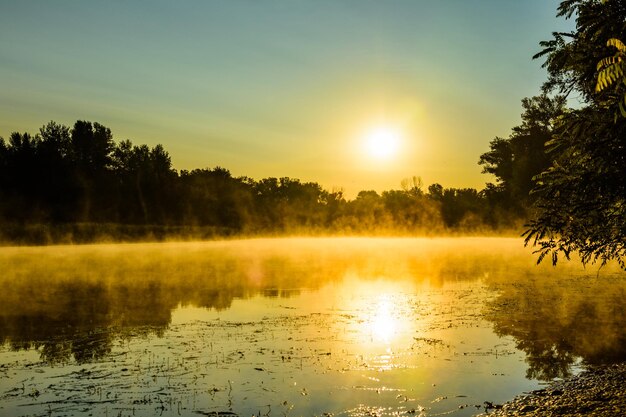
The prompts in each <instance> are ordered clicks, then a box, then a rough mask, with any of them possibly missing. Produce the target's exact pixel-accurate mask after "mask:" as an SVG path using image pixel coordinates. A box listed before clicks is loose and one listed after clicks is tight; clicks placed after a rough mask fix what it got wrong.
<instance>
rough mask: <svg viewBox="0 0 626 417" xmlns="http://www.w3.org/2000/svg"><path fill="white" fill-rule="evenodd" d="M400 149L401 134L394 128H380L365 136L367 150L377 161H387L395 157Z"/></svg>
mask: <svg viewBox="0 0 626 417" xmlns="http://www.w3.org/2000/svg"><path fill="white" fill-rule="evenodd" d="M399 147H400V132H399V131H398V130H396V129H394V128H391V127H387V126H380V127H376V128H374V129H372V130H370V131H369V132H368V133H367V134H366V135H365V150H366V151H367V154H368V155H369V156H370V157H372V158H375V159H381V160H383V159H384V160H387V159H390V158H391V157H393V156H395V154H396V153H397V152H398V149H399Z"/></svg>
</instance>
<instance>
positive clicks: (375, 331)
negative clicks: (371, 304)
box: [370, 297, 396, 343]
mask: <svg viewBox="0 0 626 417" xmlns="http://www.w3.org/2000/svg"><path fill="white" fill-rule="evenodd" d="M391 310H392V305H391V303H390V301H389V300H388V299H387V298H386V297H382V298H381V299H380V300H379V301H378V305H377V306H376V310H375V311H374V312H373V315H372V320H371V322H370V326H371V331H372V338H373V339H374V340H377V341H381V342H384V343H389V342H390V341H391V340H392V339H393V336H394V335H395V333H396V320H395V318H394V317H393V316H392V314H391Z"/></svg>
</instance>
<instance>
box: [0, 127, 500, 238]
mask: <svg viewBox="0 0 626 417" xmlns="http://www.w3.org/2000/svg"><path fill="white" fill-rule="evenodd" d="M422 188H423V184H422V180H421V178H419V177H412V178H407V179H405V180H402V182H401V189H398V190H387V191H384V192H382V193H381V194H379V193H377V192H376V191H372V190H370V191H367V190H366V191H361V192H360V193H359V194H358V195H357V197H356V198H354V199H353V200H346V199H345V198H344V195H343V192H342V191H341V190H334V191H332V192H331V191H327V190H324V189H323V188H322V187H321V186H320V185H319V184H317V183H315V182H301V181H300V180H298V179H294V178H288V177H282V178H264V179H261V180H259V181H255V180H253V179H251V178H248V177H234V176H233V175H232V174H231V173H230V171H229V170H227V169H225V168H222V167H215V168H211V169H208V168H205V169H194V170H191V171H186V170H183V171H181V172H177V171H176V170H175V169H174V168H173V167H172V161H171V157H170V155H169V154H168V153H167V151H166V150H165V149H164V148H163V146H161V145H156V146H154V147H149V146H147V145H135V144H133V143H132V142H131V141H130V140H123V141H120V142H119V143H116V142H115V141H114V140H113V135H112V133H111V131H110V129H108V128H107V127H105V126H103V125H101V124H98V123H91V122H86V121H78V122H76V123H75V124H74V126H73V127H72V128H69V127H67V126H63V125H60V124H58V123H55V122H50V123H48V124H47V125H45V126H43V127H42V128H41V129H40V131H39V133H38V134H36V135H34V136H33V135H30V134H28V133H17V132H16V133H13V134H11V136H10V137H9V141H8V143H7V142H5V141H4V140H1V139H0V197H1V198H0V219H1V220H2V223H3V234H4V237H3V238H4V239H12V240H15V239H16V238H17V239H22V241H26V242H28V241H29V238H28V236H33V237H32V239H31V240H32V241H34V242H37V243H45V242H48V241H52V242H53V241H55V240H56V239H57V237H55V236H56V235H55V236H50V237H48V238H47V237H46V234H47V233H49V231H46V229H45V227H44V229H41V228H39V229H37V228H36V227H35V228H33V225H37V224H42V225H57V227H56V228H55V230H59V231H62V232H59V233H60V234H69V235H71V234H72V233H80V234H81V236H80V237H77V240H80V241H89V240H90V239H93V238H95V235H97V233H99V231H100V230H106V229H108V230H109V233H110V235H111V236H113V237H115V236H116V235H121V236H122V238H128V239H137V238H141V233H140V231H141V227H144V230H146V234H151V235H152V237H154V238H158V237H165V235H167V234H168V233H170V232H171V231H176V230H180V231H183V232H184V231H185V230H187V229H188V228H195V229H196V230H199V231H202V232H200V234H201V235H202V236H206V235H213V234H216V233H217V234H234V233H237V234H242V233H245V234H248V233H254V234H258V233H263V234H266V233H303V232H304V233H310V232H312V233H320V232H338V233H359V234H362V233H367V234H372V233H373V234H381V233H402V234H412V233H420V234H424V233H430V234H432V233H438V232H443V231H450V230H452V231H454V230H473V231H475V230H477V229H479V228H484V227H489V224H492V223H491V220H490V219H491V215H490V214H489V213H491V212H492V210H491V209H490V208H489V200H488V199H487V197H486V195H485V194H483V193H479V192H478V191H477V190H474V189H455V188H444V187H443V186H441V185H439V184H432V185H431V186H429V187H428V191H427V192H424V190H423V189H422ZM487 222H489V224H487ZM493 224H496V223H493ZM20 225H22V226H20ZM499 225H500V226H507V224H499ZM127 226H128V227H127ZM207 228H208V229H207ZM20 230H21V231H22V232H23V233H22V237H21V238H20ZM29 231H30V232H29ZM90 236H91V237H90ZM0 237H1V236H0ZM147 237H150V236H147Z"/></svg>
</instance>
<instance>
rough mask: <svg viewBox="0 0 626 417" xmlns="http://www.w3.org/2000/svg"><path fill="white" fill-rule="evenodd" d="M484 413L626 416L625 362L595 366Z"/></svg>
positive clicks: (494, 406) (493, 406)
mask: <svg viewBox="0 0 626 417" xmlns="http://www.w3.org/2000/svg"><path fill="white" fill-rule="evenodd" d="M486 407H487V413H486V414H481V416H611V417H613V416H626V363H621V364H617V365H609V366H602V367H596V368H592V369H590V370H588V371H585V372H582V373H581V374H579V375H577V376H575V377H572V378H569V379H566V380H564V381H559V382H555V383H553V384H551V385H550V386H549V387H548V388H545V389H541V390H536V391H533V392H531V393H529V394H527V395H524V396H520V397H516V398H515V399H514V400H512V401H510V402H508V403H506V404H504V405H495V404H493V405H492V404H489V403H486Z"/></svg>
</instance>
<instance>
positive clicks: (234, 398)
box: [0, 238, 626, 417]
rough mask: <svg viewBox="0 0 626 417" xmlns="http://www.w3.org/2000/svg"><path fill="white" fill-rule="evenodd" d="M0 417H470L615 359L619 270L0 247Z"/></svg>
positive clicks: (179, 247)
mask: <svg viewBox="0 0 626 417" xmlns="http://www.w3.org/2000/svg"><path fill="white" fill-rule="evenodd" d="M0 271H1V272H0V281H1V284H2V287H3V290H2V291H1V293H0V342H1V345H0V415H2V416H27V415H28V416H33V415H37V416H39V415H41V416H60V415H68V416H69V415H76V416H90V415H94V416H154V415H164V416H198V415H213V416H222V417H224V416H234V415H235V414H236V415H238V416H248V417H249V416H253V415H255V416H283V417H287V416H301V415H302V416H313V415H315V416H326V417H328V416H339V415H345V416H391V415H394V416H397V415H414V416H422V415H423V416H436V415H453V416H469V415H474V414H477V413H481V412H484V411H485V409H484V405H485V401H488V402H492V403H501V402H504V401H506V400H508V399H511V398H512V397H514V396H515V395H518V394H521V393H523V392H528V391H532V390H534V389H537V388H539V387H541V385H542V384H545V383H546V382H548V381H551V380H553V379H555V378H564V377H567V376H569V375H572V374H575V373H577V372H579V371H580V370H581V369H584V367H585V366H588V365H594V364H603V363H612V362H619V361H623V360H624V359H625V357H626V331H625V329H626V274H625V273H624V272H623V271H620V270H619V268H618V267H616V266H614V265H608V266H605V267H603V268H599V267H598V266H588V267H587V268H586V269H585V268H583V267H581V266H580V265H579V264H578V263H576V262H569V263H562V264H560V265H559V266H558V267H556V268H553V267H552V266H551V265H548V264H542V265H540V266H536V265H535V256H534V255H533V254H532V253H531V250H530V249H529V248H524V246H523V242H522V240H521V239H508V238H432V239H427V238H424V239H419V238H284V239H252V240H240V241H236V240H233V241H217V242H188V243H155V244H110V245H109V244H102V245H84V246H50V247H23V248H15V247H5V248H2V249H0Z"/></svg>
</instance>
